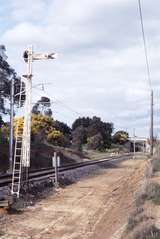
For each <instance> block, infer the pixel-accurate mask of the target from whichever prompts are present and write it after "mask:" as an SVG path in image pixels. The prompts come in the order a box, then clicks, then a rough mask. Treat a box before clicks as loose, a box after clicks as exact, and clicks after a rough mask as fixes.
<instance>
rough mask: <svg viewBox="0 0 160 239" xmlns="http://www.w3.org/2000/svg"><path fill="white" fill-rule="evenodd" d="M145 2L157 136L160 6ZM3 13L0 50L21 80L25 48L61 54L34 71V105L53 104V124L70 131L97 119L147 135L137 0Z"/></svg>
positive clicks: (39, 4) (4, 6)
mask: <svg viewBox="0 0 160 239" xmlns="http://www.w3.org/2000/svg"><path fill="white" fill-rule="evenodd" d="M141 2H142V10H143V17H144V27H145V33H146V39H147V48H148V55H149V64H150V70H151V80H152V86H153V89H154V113H155V116H154V123H155V136H158V135H159V133H160V127H159V125H160V120H159V116H160V114H159V95H160V93H159V91H160V81H159V79H160V71H159V68H160V67H159V65H160V14H159V8H160V2H159V1H158V0H154V3H153V1H146V0H141ZM0 5H1V8H0V36H1V37H0V44H4V45H5V46H6V49H7V55H8V62H9V63H10V65H11V66H13V67H14V68H15V70H16V71H17V73H18V74H19V75H22V74H25V73H26V71H27V66H26V64H25V63H24V61H23V58H22V55H23V52H24V50H25V49H26V48H27V47H28V45H31V44H32V45H33V47H34V51H35V53H39V52H49V53H51V52H56V53H58V58H57V59H56V60H47V61H37V62H34V63H33V75H34V77H33V102H36V100H39V99H40V97H41V96H42V95H43V96H48V97H50V98H51V101H52V102H53V104H52V108H53V117H54V118H55V119H58V120H61V121H63V122H66V123H68V124H69V125H71V124H72V122H73V121H74V120H75V119H76V118H77V117H81V116H90V117H92V116H94V115H96V116H98V117H101V118H102V120H103V121H106V122H113V123H114V128H115V131H116V130H119V129H123V130H127V131H128V132H129V133H130V135H131V136H132V134H133V129H135V131H136V135H137V136H148V135H149V123H150V119H149V111H150V89H149V84H148V80H147V72H146V64H145V56H144V49H143V41H142V34H141V26H140V18H139V11H138V0H34V1H32V0H27V1H22V0H5V1H4V0H0ZM41 83H43V84H44V89H43V88H42V87H41V85H38V84H41Z"/></svg>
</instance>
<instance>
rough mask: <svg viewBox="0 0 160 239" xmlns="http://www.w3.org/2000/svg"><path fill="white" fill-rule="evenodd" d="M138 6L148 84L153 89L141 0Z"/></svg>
mask: <svg viewBox="0 0 160 239" xmlns="http://www.w3.org/2000/svg"><path fill="white" fill-rule="evenodd" d="M138 7H139V15H140V23H141V30H142V39H143V46H144V54H145V60H146V69H147V78H148V84H149V87H150V89H151V90H152V82H151V72H150V65H149V57H148V50H147V43H146V36H145V31H144V21H143V14H142V5H141V0H138Z"/></svg>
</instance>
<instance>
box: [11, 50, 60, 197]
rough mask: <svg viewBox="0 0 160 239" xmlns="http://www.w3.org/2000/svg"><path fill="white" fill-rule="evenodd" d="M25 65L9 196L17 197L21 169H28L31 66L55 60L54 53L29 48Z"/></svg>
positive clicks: (26, 52) (25, 56) (25, 57)
mask: <svg viewBox="0 0 160 239" xmlns="http://www.w3.org/2000/svg"><path fill="white" fill-rule="evenodd" d="M23 57H24V61H25V62H26V63H27V75H23V77H24V78H25V89H22V87H21V89H20V97H19V98H20V99H19V106H20V105H21V100H22V94H24V93H25V104H24V122H23V126H22V128H21V125H20V120H18V121H17V126H16V140H15V152H14V160H13V173H12V187H11V194H12V195H14V196H16V197H19V192H20V184H21V176H22V175H21V174H22V167H23V168H26V169H27V168H29V167H30V145H31V107H32V77H33V75H32V64H33V61H35V60H48V59H56V54H55V53H50V54H48V53H34V51H33V47H32V46H29V47H28V49H27V50H26V51H25V52H24V54H23Z"/></svg>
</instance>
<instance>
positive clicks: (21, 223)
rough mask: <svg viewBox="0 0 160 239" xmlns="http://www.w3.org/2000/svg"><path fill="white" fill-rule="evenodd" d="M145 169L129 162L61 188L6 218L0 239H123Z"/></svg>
mask: <svg viewBox="0 0 160 239" xmlns="http://www.w3.org/2000/svg"><path fill="white" fill-rule="evenodd" d="M145 167H146V160H142V159H141V160H127V161H124V162H123V163H120V164H119V167H113V168H108V169H107V168H106V169H105V168H103V169H101V171H100V172H99V173H98V174H95V173H94V175H90V176H88V177H87V178H84V179H83V180H81V181H79V182H77V183H74V184H72V185H69V186H67V187H65V188H61V189H59V190H58V191H57V192H56V194H55V193H53V194H50V195H49V197H48V198H47V199H43V200H41V201H40V202H38V203H37V204H36V205H35V206H33V207H28V208H26V209H25V210H24V212H23V213H22V214H19V215H16V214H15V215H7V216H6V217H5V221H4V223H3V229H4V228H5V235H3V236H0V238H7V239H18V238H19V239H22V238H24V239H27V238H30V239H31V238H32V239H52V238H54V239H82V238H83V239H120V237H121V234H122V233H123V230H124V229H125V226H126V223H127V219H128V215H129V214H130V212H131V210H132V205H133V202H134V195H135V193H136V191H137V190H138V188H139V186H140V183H141V180H142V179H143V177H144V174H145ZM1 226H2V225H1ZM3 231H4V230H3Z"/></svg>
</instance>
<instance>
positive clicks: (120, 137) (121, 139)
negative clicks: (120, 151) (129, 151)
mask: <svg viewBox="0 0 160 239" xmlns="http://www.w3.org/2000/svg"><path fill="white" fill-rule="evenodd" d="M128 138H129V134H128V133H127V132H125V131H123V130H120V131H117V132H116V133H115V134H114V135H113V142H114V143H116V144H117V143H118V144H124V143H126V142H127V141H128Z"/></svg>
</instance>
